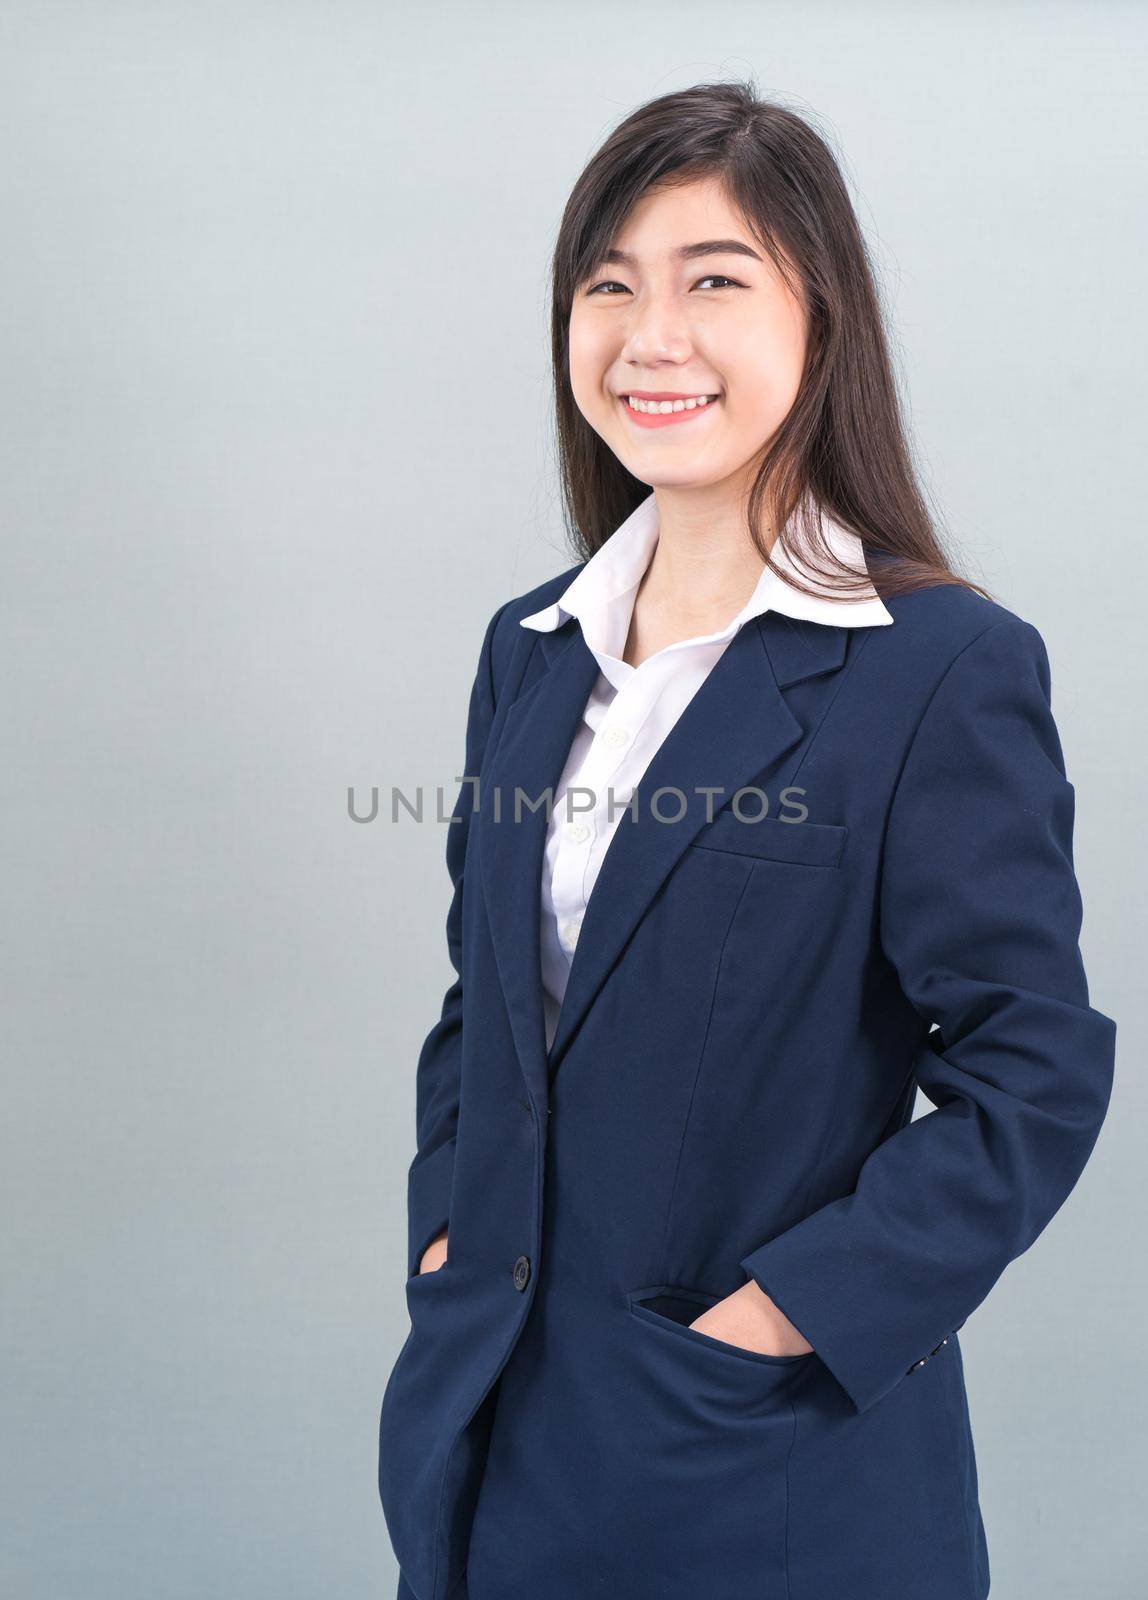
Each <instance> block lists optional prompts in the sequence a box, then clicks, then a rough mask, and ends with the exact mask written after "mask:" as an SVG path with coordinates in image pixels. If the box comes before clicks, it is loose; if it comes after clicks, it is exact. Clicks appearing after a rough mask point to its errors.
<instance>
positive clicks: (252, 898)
mask: <svg viewBox="0 0 1148 1600" xmlns="http://www.w3.org/2000/svg"><path fill="white" fill-rule="evenodd" d="M1145 22H1146V13H1145V10H1144V8H1143V7H1142V6H1135V5H1128V6H1122V5H1116V4H1107V5H1104V4H1097V3H1090V4H1077V5H1064V4H1040V5H1019V4H1013V5H1003V6H1002V5H998V4H994V5H978V4H974V3H970V0H963V3H962V4H961V5H959V6H957V5H953V4H941V3H937V0H934V3H932V4H928V3H921V0H918V3H915V4H906V5H894V4H858V3H851V4H848V5H844V4H842V5H836V4H814V3H810V0H802V3H801V4H792V5H791V4H748V3H741V4H721V3H717V0H711V3H710V4H708V5H706V6H705V7H704V8H702V7H699V6H698V5H696V4H694V3H692V0H691V3H685V0H658V3H656V4H647V3H645V0H628V3H627V4H626V5H624V6H619V5H616V4H605V3H602V0H582V3H580V4H579V5H577V6H559V5H558V4H552V5H551V4H539V3H534V4H508V3H502V4H485V5H477V6H476V5H467V4H462V3H459V4H437V5H436V4H426V5H423V6H417V7H411V6H407V5H400V4H398V3H388V4H367V3H351V0H322V3H318V0H309V3H302V0H293V3H290V0H289V3H270V0H268V3H264V4H257V3H253V0H245V3H239V0H231V3H229V4H222V3H215V0H210V3H201V0H185V3H183V4H170V3H163V0H148V3H142V0H141V3H138V4H122V3H119V0H101V3H97V4H84V3H81V0H75V3H72V4H61V3H59V0H36V3H34V4H33V3H12V0H9V3H7V4H4V5H3V7H2V8H0V184H2V215H3V232H4V246H3V250H2V252H0V323H2V327H3V340H2V350H0V406H2V423H0V458H2V473H0V481H2V501H0V511H2V568H0V571H2V581H0V682H2V685H3V692H2V696H0V702H2V707H3V712H2V715H3V723H2V732H3V745H2V749H3V759H2V761H0V785H2V798H3V816H4V824H5V826H4V833H3V863H2V869H3V870H2V879H0V885H2V887H0V905H2V913H0V914H2V937H3V972H4V1004H3V1011H2V1014H0V1029H2V1033H0V1040H2V1054H3V1113H2V1116H0V1141H2V1142H0V1202H2V1205H3V1219H4V1227H3V1246H2V1251H3V1254H2V1259H0V1274H2V1300H3V1303H2V1310H0V1338H2V1349H0V1460H2V1467H0V1507H2V1511H0V1516H2V1517H3V1523H4V1526H3V1529H2V1533H0V1591H2V1592H3V1593H4V1594H5V1595H11V1596H12V1597H13V1600H205V1597H212V1600H214V1597H219V1600H264V1597H266V1600H296V1597H298V1600H314V1597H317V1596H324V1597H326V1596H337V1597H339V1600H367V1597H374V1596H384V1597H387V1600H390V1597H391V1596H392V1595H393V1592H394V1584H395V1572H396V1568H395V1564H394V1560H393V1556H392V1554H391V1550H390V1545H389V1542H388V1539H387V1536H386V1531H385V1525H384V1522H383V1518H382V1513H381V1510H380V1507H379V1503H378V1499H377V1490H376V1482H375V1468H376V1448H377V1424H378V1410H379V1403H380V1399H381V1395H382V1390H383V1387H384V1384H385V1381H386V1378H387V1375H388V1373H389V1371H390V1368H391V1365H392V1363H393V1361H394V1358H395V1356H396V1354H397V1352H398V1349H399V1347H400V1345H401V1343H402V1340H403V1338H404V1336H405V1334H406V1331H407V1322H406V1311H405V1304H404V1299H403V1294H402V1279H403V1276H404V1239H405V1233H404V1229H405V1217H404V1205H405V1183H406V1167H407V1164H408V1162H409V1160H410V1157H411V1155H412V1154H413V1138H414V1068H415V1061H416V1057H417V1052H418V1048H419V1046H420V1044H421V1042H422V1039H423V1037H424V1036H425V1034H426V1032H427V1030H428V1029H429V1027H430V1026H431V1024H432V1023H433V1021H434V1020H435V1019H436V1017H437V1015H438V1010H439V1006H440V1003H441V999H442V995H443V992H444V990H445V988H446V986H447V984H448V982H449V981H450V978H451V973H450V969H449V967H448V963H447V952H446V942H445V933H444V927H445V917H446V911H447V906H448V904H449V895H450V885H449V880H448V877H447V873H446V867H445V863H444V859H443V849H444V844H445V831H444V829H443V827H442V826H440V825H438V824H436V823H435V822H433V821H424V822H423V823H421V824H418V823H415V822H412V821H411V820H410V819H409V818H408V819H406V820H405V821H400V822H397V823H392V822H390V821H389V819H388V810H387V796H388V795H389V792H390V788H391V786H392V785H397V786H400V787H402V788H404V789H405V790H408V791H409V790H413V789H416V788H417V787H419V786H422V787H423V789H424V793H425V794H426V796H427V797H428V803H429V809H430V811H431V815H432V816H433V797H434V793H435V789H436V787H438V786H442V787H443V788H444V790H445V791H446V792H447V802H446V804H447V809H448V810H449V806H450V803H451V801H452V800H453V784H454V778H455V775H456V774H457V773H459V772H460V771H461V762H462V754H463V730H464V726H465V716H466V704H467V697H468V694H469V689H470V683H471V678H472V675H473V671H474V667H475V662H476V659H477V654H478V648H479V645H480V643H481V640H482V635H483V630H484V628H485V626H486V623H487V621H488V620H489V618H490V616H491V614H492V613H493V612H494V610H495V609H496V608H497V607H498V606H499V605H501V604H502V602H503V601H504V600H507V599H509V598H510V597H512V596H514V595H518V594H522V593H524V592H525V591H526V590H528V589H530V588H532V587H533V586H534V585H535V584H537V583H539V582H541V581H542V580H543V579H545V578H548V577H550V576H552V575H554V574H556V573H558V572H560V571H562V570H563V569H564V568H566V567H567V566H569V565H570V564H571V561H572V560H573V557H572V556H571V554H570V551H569V549H568V547H567V544H566V538H565V532H564V529H563V526H562V519H561V513H560V507H559V502H558V497H557V493H556V487H555V473H554V448H553V436H552V424H551V418H550V412H549V409H548V401H549V392H550V375H549V370H548V324H547V315H548V313H547V267H548V257H549V251H550V248H551V246H552V243H553V239H554V236H555V232H556V229H557V225H558V219H559V217H560V214H561V210H562V207H563V205H564V203H565V199H566V196H567V194H568V192H569V189H570V186H571V185H572V183H573V181H574V179H575V177H576V176H577V174H578V172H579V170H580V169H581V167H582V165H583V163H584V162H585V161H586V160H587V158H588V157H589V156H590V154H591V153H592V151H593V150H594V149H595V148H596V146H597V145H598V143H599V142H600V141H601V139H602V138H603V137H604V136H605V135H606V133H607V132H608V131H609V130H610V129H611V128H612V127H613V126H614V125H615V124H616V123H617V122H618V121H619V120H620V119H621V118H622V117H623V116H624V115H625V114H626V113H627V112H629V111H630V110H631V109H632V108H634V107H635V106H636V105H638V104H640V103H641V102H642V101H644V100H647V99H649V98H651V97H652V96H654V95H656V94H660V93H663V92H665V91H667V90H670V89H675V88H681V87H685V86H686V85H688V84H691V83H695V82H699V81H702V80H706V79H713V78H733V77H743V76H746V75H752V76H753V77H754V78H755V79H756V82H757V85H758V88H759V90H760V91H761V92H762V93H763V94H766V95H772V96H776V97H778V98H780V99H782V100H783V101H784V102H785V103H786V104H788V105H789V106H790V107H791V108H792V109H794V110H797V111H799V112H803V113H804V114H806V115H808V116H810V117H811V118H812V119H814V120H815V122H816V123H817V125H818V126H819V127H820V128H821V129H822V131H823V132H824V133H825V134H826V135H827V137H829V138H830V140H831V142H832V143H833V145H834V147H835V149H837V150H838V152H839V154H840V156H841V159H842V160H843V163H844V166H845V170H846V173H847V176H848V180H849V183H850V185H851V188H852V190H853V193H854V196H855V199H856V203H857V206H858V210H859V214H860V217H861V220H862V224H863V226H864V228H865V231H866V234H867V237H868V239H869V241H870V244H871V246H872V249H873V253H874V257H875V260H876V263H877V267H878V271H879V274H880V278H881V287H882V293H883V295H884V298H885V302H886V308H887V312H888V316H889V319H890V325H891V331H892V337H893V341H894V348H895V352H896V357H897V362H898V368H899V372H900V375H901V380H902V382H903V385H904V388H905V392H906V394H907V396H908V397H909V415H910V420H911V425H912V430H913V437H914V442H915V448H916V452H917V458H918V461H919V463H920V469H921V472H922V475H923V478H924V481H925V484H926V486H927V489H928V492H929V494H930V496H931V499H932V502H933V504H934V505H935V506H936V508H937V511H938V515H939V516H940V517H941V518H942V519H943V523H944V526H945V528H946V529H947V532H948V535H949V538H950V540H951V543H952V547H953V548H954V550H955V552H956V553H957V555H958V558H959V559H960V561H961V563H962V568H963V570H964V571H965V572H966V573H967V575H969V576H972V577H974V578H975V579H977V580H978V581H980V582H983V583H985V584H986V585H987V586H988V587H989V588H990V589H991V590H992V592H993V593H994V595H995V596H996V597H997V598H998V599H999V600H1001V601H1002V603H1004V604H1005V605H1007V606H1009V607H1010V608H1011V609H1013V610H1014V611H1016V612H1018V613H1019V614H1020V615H1021V616H1023V617H1024V618H1026V619H1027V620H1029V621H1031V622H1033V623H1034V624H1035V625H1036V626H1037V627H1038V628H1039V629H1040V631H1041V633H1042V635H1043V637H1044V639H1045V641H1046V643H1047V645H1048V648H1049V653H1050V656H1051V660H1052V668H1053V696H1054V711H1055V713H1056V716H1057V720H1058V724H1059V727H1060V730H1061V735H1062V739H1063V743H1064V747H1065V754H1066V758H1067V761H1068V766H1069V775H1070V777H1071V778H1072V779H1073V781H1074V783H1075V786H1076V794H1077V833H1076V857H1077V867H1078V872H1079V877H1080V882H1081V887H1082V891H1083V895H1084V903H1085V923H1084V932H1083V947H1084V954H1085V960H1086V964H1087V967H1088V972H1089V977H1090V981H1091V986H1092V999H1093V1003H1094V1004H1095V1005H1097V1006H1098V1007H1099V1008H1100V1009H1101V1010H1103V1011H1105V1012H1106V1013H1107V1014H1109V1015H1110V1016H1112V1017H1114V1018H1115V1019H1116V1020H1117V1022H1118V1026H1119V1039H1118V1051H1119V1061H1118V1067H1117V1084H1116V1091H1115V1096H1114V1100H1113V1106H1112V1111H1111V1113H1110V1115H1109V1118H1108V1121H1107V1123H1106V1124H1105V1128H1104V1131H1103V1133H1102V1135H1101V1139H1100V1142H1099V1144H1098V1146H1097V1149H1096V1153H1095V1154H1094V1156H1093V1159H1092V1162H1091V1164H1090V1166H1089V1167H1088V1169H1087V1170H1086V1172H1085V1175H1084V1177H1083V1178H1082V1180H1081V1182H1080V1184H1079V1185H1078V1187H1077V1189H1076V1190H1075V1191H1074V1193H1073V1195H1072V1196H1071V1198H1070V1200H1069V1201H1068V1203H1067V1204H1066V1206H1065V1207H1064V1208H1063V1209H1062V1211H1061V1212H1060V1213H1059V1214H1058V1216H1057V1217H1056V1218H1055V1219H1054V1221H1053V1223H1052V1225H1051V1227H1050V1228H1049V1229H1048V1230H1047V1232H1046V1233H1045V1234H1044V1235H1043V1236H1042V1237H1041V1239H1040V1240H1038V1242H1037V1244H1036V1245H1035V1246H1034V1247H1033V1248H1032V1249H1031V1251H1029V1252H1028V1253H1027V1254H1026V1255H1025V1256H1024V1257H1022V1258H1021V1259H1020V1260H1019V1261H1017V1262H1016V1263H1014V1265H1013V1266H1012V1267H1011V1268H1010V1269H1009V1270H1008V1271H1007V1273H1006V1274H1005V1276H1004V1278H1003V1279H1002V1280H1001V1281H1000V1283H999V1284H998V1285H997V1287H996V1289H995V1290H994V1291H993V1293H992V1295H991V1296H990V1297H989V1299H988V1300H987V1301H986V1302H985V1304H984V1305H983V1306H982V1307H981V1308H979V1309H978V1310H977V1312H976V1313H975V1314H974V1315H973V1316H972V1317H971V1318H970V1320H969V1322H968V1324H967V1326H966V1328H965V1329H964V1330H962V1335H961V1338H962V1342H963V1346H964V1350H965V1353H966V1366H967V1376H968V1384H969V1394H970V1403H971V1407H972V1412H973V1423H974V1429H975V1435H976V1444H977V1451H978V1462H979V1469H980V1481H981V1490H982V1497H983V1507H984V1515H985V1521H986V1526H987V1530H988V1537H989V1544H990V1557H991V1564H992V1572H993V1580H994V1581H993V1590H992V1592H993V1596H994V1600H1035V1597H1037V1596H1039V1597H1040V1600H1079V1597H1080V1596H1081V1595H1082V1594H1083V1593H1085V1592H1088V1593H1089V1594H1094V1595H1098V1596H1102V1597H1105V1600H1134V1597H1135V1600H1138V1597H1142V1596H1143V1595H1144V1593H1145V1592H1146V1590H1148V1555H1146V1553H1145V1545H1144V1540H1143V1529H1142V1522H1141V1520H1140V1519H1141V1517H1142V1513H1143V1491H1144V1481H1145V1451H1144V1442H1143V1441H1144V1437H1145V1429H1146V1424H1148V1417H1146V1415H1145V1413H1146V1410H1148V1407H1146V1396H1148V1385H1146V1382H1145V1376H1144V1372H1145V1357H1144V1326H1145V1310H1146V1306H1145V1298H1146V1297H1145V1274H1144V1270H1143V1259H1144V1246H1143V1234H1144V1222H1145V1213H1144V1207H1143V1198H1142V1197H1143V1152H1144V1134H1143V1128H1144V1118H1145V1113H1146V1109H1148V1108H1146V1104H1145V1083H1144V1075H1143V1073H1142V1072H1141V1071H1140V1066H1141V1062H1142V1060H1143V1054H1144V1043H1145V1036H1144V1028H1143V981H1142V980H1143V953H1144V918H1143V906H1144V900H1145V889H1146V883H1145V877H1144V873H1143V867H1144V852H1143V849H1142V844H1141V838H1142V836H1141V835H1140V833H1139V831H1138V822H1137V818H1138V816H1139V812H1138V811H1137V809H1136V808H1137V803H1138V800H1139V797H1140V796H1141V795H1142V793H1143V787H1142V785H1143V777H1144V747H1143V742H1142V739H1143V731H1144V724H1143V721H1142V717H1143V700H1144V678H1143V668H1142V661H1143V638H1142V634H1141V625H1142V621H1143V614H1144V599H1143V595H1144V585H1145V581H1146V579H1148V572H1146V562H1145V556H1144V533H1145V518H1144V512H1143V499H1142V493H1141V488H1142V476H1143V462H1144V431H1145V408H1144V404H1143V401H1144V353H1143V335H1144V329H1145V317H1144V295H1143V263H1144V254H1145V244H1146V240H1145V211H1144V205H1143V195H1144V192H1145V176H1146V174H1145V154H1144V152H1145V127H1144V119H1143V117H1142V115H1140V112H1141V110H1142V106H1143V100H1142V88H1143V83H1144V80H1145V75H1146V71H1148V61H1146V59H1145V57H1146V53H1148V52H1146V50H1145V35H1146V32H1148V29H1146V26H1145ZM372 785H378V786H379V788H380V803H381V805H382V816H381V817H380V819H379V820H378V821H377V822H375V823H373V824H360V823H356V822H353V821H352V820H351V819H350V817H349V815H348V807H347V793H348V788H349V787H350V786H355V790H356V795H357V797H358V800H359V803H360V805H361V806H362V808H363V809H364V810H366V809H367V808H368V807H369V803H370V790H371V787H372ZM921 1109H926V1108H925V1107H919V1108H918V1110H919V1111H920V1110H921ZM620 1600H621V1597H620ZM891 1600H892V1597H891ZM897 1600H909V1597H897Z"/></svg>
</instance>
